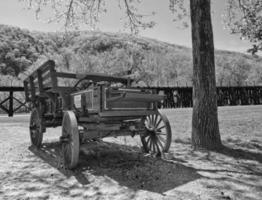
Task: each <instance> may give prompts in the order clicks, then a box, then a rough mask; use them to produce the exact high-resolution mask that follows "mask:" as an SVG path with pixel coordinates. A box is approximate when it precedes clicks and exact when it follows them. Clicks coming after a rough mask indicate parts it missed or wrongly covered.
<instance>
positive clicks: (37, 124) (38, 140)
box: [30, 109, 43, 147]
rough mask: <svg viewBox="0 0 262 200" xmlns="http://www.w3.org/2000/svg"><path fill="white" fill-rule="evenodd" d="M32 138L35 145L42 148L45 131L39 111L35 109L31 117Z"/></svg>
mask: <svg viewBox="0 0 262 200" xmlns="http://www.w3.org/2000/svg"><path fill="white" fill-rule="evenodd" d="M30 138H31V143H32V144H33V145H35V146H37V147H40V145H41V144H42V140H43V131H42V124H41V119H40V116H39V112H38V110H37V109H34V110H33V111H32V113H31V116H30Z"/></svg>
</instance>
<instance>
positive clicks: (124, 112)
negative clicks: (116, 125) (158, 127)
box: [99, 110, 156, 117]
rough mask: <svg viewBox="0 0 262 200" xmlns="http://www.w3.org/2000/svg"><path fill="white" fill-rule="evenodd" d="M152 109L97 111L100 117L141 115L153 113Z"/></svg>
mask: <svg viewBox="0 0 262 200" xmlns="http://www.w3.org/2000/svg"><path fill="white" fill-rule="evenodd" d="M155 113H156V111H154V110H132V111H130V110H121V111H120V110H117V111H104V112H101V113H99V116H100V117H133V116H137V117H141V116H146V115H152V114H155Z"/></svg>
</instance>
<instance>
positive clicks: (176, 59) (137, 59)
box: [0, 25, 262, 86]
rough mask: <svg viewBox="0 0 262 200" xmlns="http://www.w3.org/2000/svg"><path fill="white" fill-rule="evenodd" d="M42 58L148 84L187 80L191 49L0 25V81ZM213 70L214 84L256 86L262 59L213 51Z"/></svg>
mask: <svg viewBox="0 0 262 200" xmlns="http://www.w3.org/2000/svg"><path fill="white" fill-rule="evenodd" d="M46 59H54V60H55V61H56V63H57V66H58V70H60V71H73V72H75V71H77V72H105V73H109V74H118V75H120V76H121V75H126V74H130V73H131V74H132V75H133V76H134V77H135V78H136V79H142V80H143V81H144V82H145V83H147V84H149V85H161V86H167V85H177V84H179V85H186V84H188V85H190V84H191V80H192V55H191V49H189V48H186V47H183V46H178V45H173V44H168V43H164V42H160V41H157V40H153V39H148V38H142V37H134V36H131V35H128V34H111V33H102V32H84V31H81V32H74V33H70V34H67V35H65V34H62V33H41V32H29V31H27V30H23V29H20V28H16V27H11V26H6V25H0V74H1V81H0V84H2V85H3V84H9V82H10V81H11V82H14V81H15V80H16V78H15V77H18V79H19V78H20V79H23V78H24V77H25V76H26V74H28V72H29V71H30V70H32V69H33V68H35V67H36V66H37V65H39V64H40V63H42V62H43V61H45V60H46ZM33 63H34V64H33ZM32 64H33V65H32ZM216 73H217V83H218V84H219V85H220V84H222V85H228V84H229V83H230V84H231V85H243V84H246V83H248V84H252V85H253V84H254V83H255V84H260V85H261V84H262V58H261V57H252V56H250V55H246V54H241V53H236V52H229V51H216Z"/></svg>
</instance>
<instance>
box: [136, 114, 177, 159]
mask: <svg viewBox="0 0 262 200" xmlns="http://www.w3.org/2000/svg"><path fill="white" fill-rule="evenodd" d="M143 122H144V125H145V129H146V131H145V133H144V134H141V141H142V144H143V148H144V150H145V152H147V153H148V152H153V153H157V154H158V155H160V154H161V153H162V152H167V151H168V150H169V147H170V143H171V138H172V132H171V127H170V124H169V121H168V119H167V117H166V116H165V115H164V114H161V113H159V112H157V113H156V114H152V115H149V116H147V117H146V118H145V119H144V120H143Z"/></svg>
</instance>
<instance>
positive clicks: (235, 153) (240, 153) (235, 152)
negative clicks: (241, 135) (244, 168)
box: [217, 145, 262, 163]
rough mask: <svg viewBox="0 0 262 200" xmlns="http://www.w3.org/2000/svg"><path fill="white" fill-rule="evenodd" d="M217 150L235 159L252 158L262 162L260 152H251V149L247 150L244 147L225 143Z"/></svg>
mask: <svg viewBox="0 0 262 200" xmlns="http://www.w3.org/2000/svg"><path fill="white" fill-rule="evenodd" d="M217 152H218V153H221V154H224V155H226V156H230V157H233V158H236V159H245V160H254V161H257V162H260V163H262V153H260V152H258V151H257V152H253V151H248V150H246V149H241V148H232V147H229V146H227V145H224V146H223V147H222V148H221V149H220V150H218V151H217Z"/></svg>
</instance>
